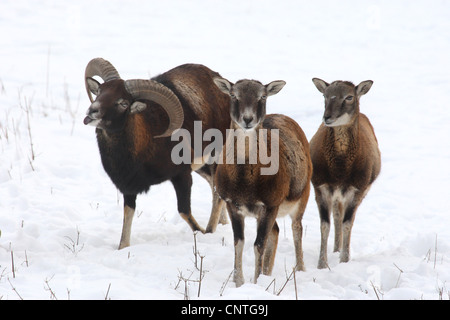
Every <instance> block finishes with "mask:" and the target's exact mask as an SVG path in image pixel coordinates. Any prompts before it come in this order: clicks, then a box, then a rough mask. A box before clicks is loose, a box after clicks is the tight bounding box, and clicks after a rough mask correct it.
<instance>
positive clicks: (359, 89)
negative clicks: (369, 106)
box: [356, 80, 373, 98]
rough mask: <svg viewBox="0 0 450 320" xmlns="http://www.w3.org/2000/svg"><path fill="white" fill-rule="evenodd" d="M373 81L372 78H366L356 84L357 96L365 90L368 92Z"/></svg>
mask: <svg viewBox="0 0 450 320" xmlns="http://www.w3.org/2000/svg"><path fill="white" fill-rule="evenodd" d="M372 84H373V81H372V80H366V81H363V82H361V83H360V84H358V85H357V86H356V95H357V96H358V98H359V97H360V96H362V95H364V94H366V93H367V92H369V90H370V88H371V87H372Z"/></svg>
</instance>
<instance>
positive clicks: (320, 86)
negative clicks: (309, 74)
mask: <svg viewBox="0 0 450 320" xmlns="http://www.w3.org/2000/svg"><path fill="white" fill-rule="evenodd" d="M312 82H314V85H315V86H316V88H317V90H319V91H320V92H322V93H325V90H326V89H327V87H328V86H329V85H330V84H329V83H328V82H325V81H323V80H322V79H319V78H313V79H312Z"/></svg>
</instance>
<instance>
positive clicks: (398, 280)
mask: <svg viewBox="0 0 450 320" xmlns="http://www.w3.org/2000/svg"><path fill="white" fill-rule="evenodd" d="M394 266H395V267H396V268H397V269H398V270H399V271H400V274H399V275H398V279H397V283H396V284H395V287H396V288H398V284H399V282H400V277H401V276H402V273H403V270H402V269H400V268H399V267H398V266H397V265H396V264H395V263H394Z"/></svg>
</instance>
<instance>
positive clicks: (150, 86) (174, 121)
mask: <svg viewBox="0 0 450 320" xmlns="http://www.w3.org/2000/svg"><path fill="white" fill-rule="evenodd" d="M125 87H126V89H127V91H128V92H129V93H130V94H131V95H132V97H133V98H134V99H146V100H151V101H154V102H156V103H158V104H159V105H161V107H163V108H164V110H165V111H166V112H167V115H168V116H169V126H168V128H167V129H166V131H165V132H164V133H163V134H161V135H159V136H155V138H162V137H168V136H170V135H171V134H172V133H173V132H174V131H175V130H177V129H180V128H181V126H182V125H183V122H184V112H183V107H182V106H181V102H180V100H178V97H177V96H176V95H175V93H173V91H172V90H170V89H169V88H168V87H166V86H164V85H163V84H161V83H159V82H156V81H154V80H127V81H125Z"/></svg>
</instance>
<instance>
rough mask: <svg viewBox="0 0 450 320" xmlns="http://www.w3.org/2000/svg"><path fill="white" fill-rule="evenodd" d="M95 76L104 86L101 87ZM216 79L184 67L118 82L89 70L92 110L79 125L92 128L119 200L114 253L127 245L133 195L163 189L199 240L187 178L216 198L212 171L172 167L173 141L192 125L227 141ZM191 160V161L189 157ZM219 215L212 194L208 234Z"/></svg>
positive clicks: (100, 65)
mask: <svg viewBox="0 0 450 320" xmlns="http://www.w3.org/2000/svg"><path fill="white" fill-rule="evenodd" d="M95 76H98V77H100V78H101V79H102V80H103V81H104V82H103V83H99V82H98V81H97V80H95V79H94V78H93V77H95ZM218 76H219V74H218V73H216V72H214V71H211V70H210V69H208V68H207V67H205V66H202V65H196V64H185V65H182V66H179V67H176V68H174V69H172V70H170V71H167V72H165V73H163V74H161V75H158V76H156V77H154V78H153V79H151V80H122V79H121V78H120V76H119V73H118V72H117V70H116V69H115V68H114V66H113V65H112V64H111V63H110V62H108V61H106V60H104V59H102V58H95V59H93V60H91V61H90V62H89V63H88V65H87V66H86V71H85V83H86V90H87V93H88V96H89V99H90V100H91V106H90V107H89V109H88V111H87V115H86V117H85V119H84V124H86V125H92V126H95V127H96V134H97V142H98V147H99V150H100V156H101V160H102V164H103V168H104V169H105V171H106V173H107V174H108V176H109V177H110V178H111V180H112V182H113V183H114V185H115V186H116V187H117V188H118V189H119V191H120V192H121V193H122V194H123V198H124V219H123V229H122V237H121V240H120V244H119V249H122V248H124V247H127V246H129V245H130V233H131V224H132V220H133V215H134V212H135V208H136V197H137V195H138V194H140V193H143V192H147V191H148V190H149V189H150V186H152V185H155V184H159V183H162V182H164V181H171V182H172V184H173V186H174V188H175V192H176V196H177V205H178V212H179V213H180V215H181V217H182V218H183V219H184V220H186V222H187V223H188V224H189V226H190V227H191V228H192V230H200V231H202V232H204V230H203V229H202V228H201V227H200V226H199V225H198V223H197V221H196V220H195V219H194V217H193V216H192V214H191V186H192V174H191V173H192V171H196V172H198V173H199V174H200V175H201V176H203V177H204V178H206V179H207V180H208V182H209V183H210V185H211V188H212V190H214V186H213V178H214V171H215V164H213V165H210V164H205V159H201V161H200V164H198V163H199V161H192V162H191V163H197V165H196V166H195V167H194V166H193V165H191V163H183V164H175V163H174V162H173V161H172V158H171V151H172V150H173V148H174V146H175V144H176V142H174V141H171V138H170V136H171V134H172V132H174V131H175V130H177V129H179V128H184V129H186V130H187V131H188V132H189V133H190V134H191V135H192V133H193V130H194V129H193V128H194V121H201V123H202V125H203V126H202V130H203V131H205V130H208V129H210V128H215V129H219V130H220V131H221V132H222V134H224V135H225V130H226V129H227V128H228V127H229V124H230V115H229V110H228V109H229V104H230V97H229V96H228V95H226V94H224V93H223V92H221V91H220V90H219V89H218V88H217V86H216V85H215V84H214V81H213V78H215V77H218ZM92 94H94V95H95V96H96V97H95V99H94V98H93V97H92ZM192 144H193V141H192ZM205 146H206V143H204V144H203V145H202V150H203V149H204V148H205ZM193 148H194V147H193V145H192V149H193ZM188 149H189V148H188ZM191 155H192V158H194V152H191ZM202 156H203V155H202ZM205 157H207V155H206V156H205ZM223 207H224V206H220V201H219V197H218V196H217V195H216V194H215V193H213V208H212V212H211V218H210V221H209V223H208V227H207V230H206V231H208V232H212V231H214V229H215V227H216V225H217V223H218V221H219V216H220V214H223V212H222V208H223ZM224 217H225V218H224V220H225V221H226V216H224ZM224 220H222V222H223V221H224Z"/></svg>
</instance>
